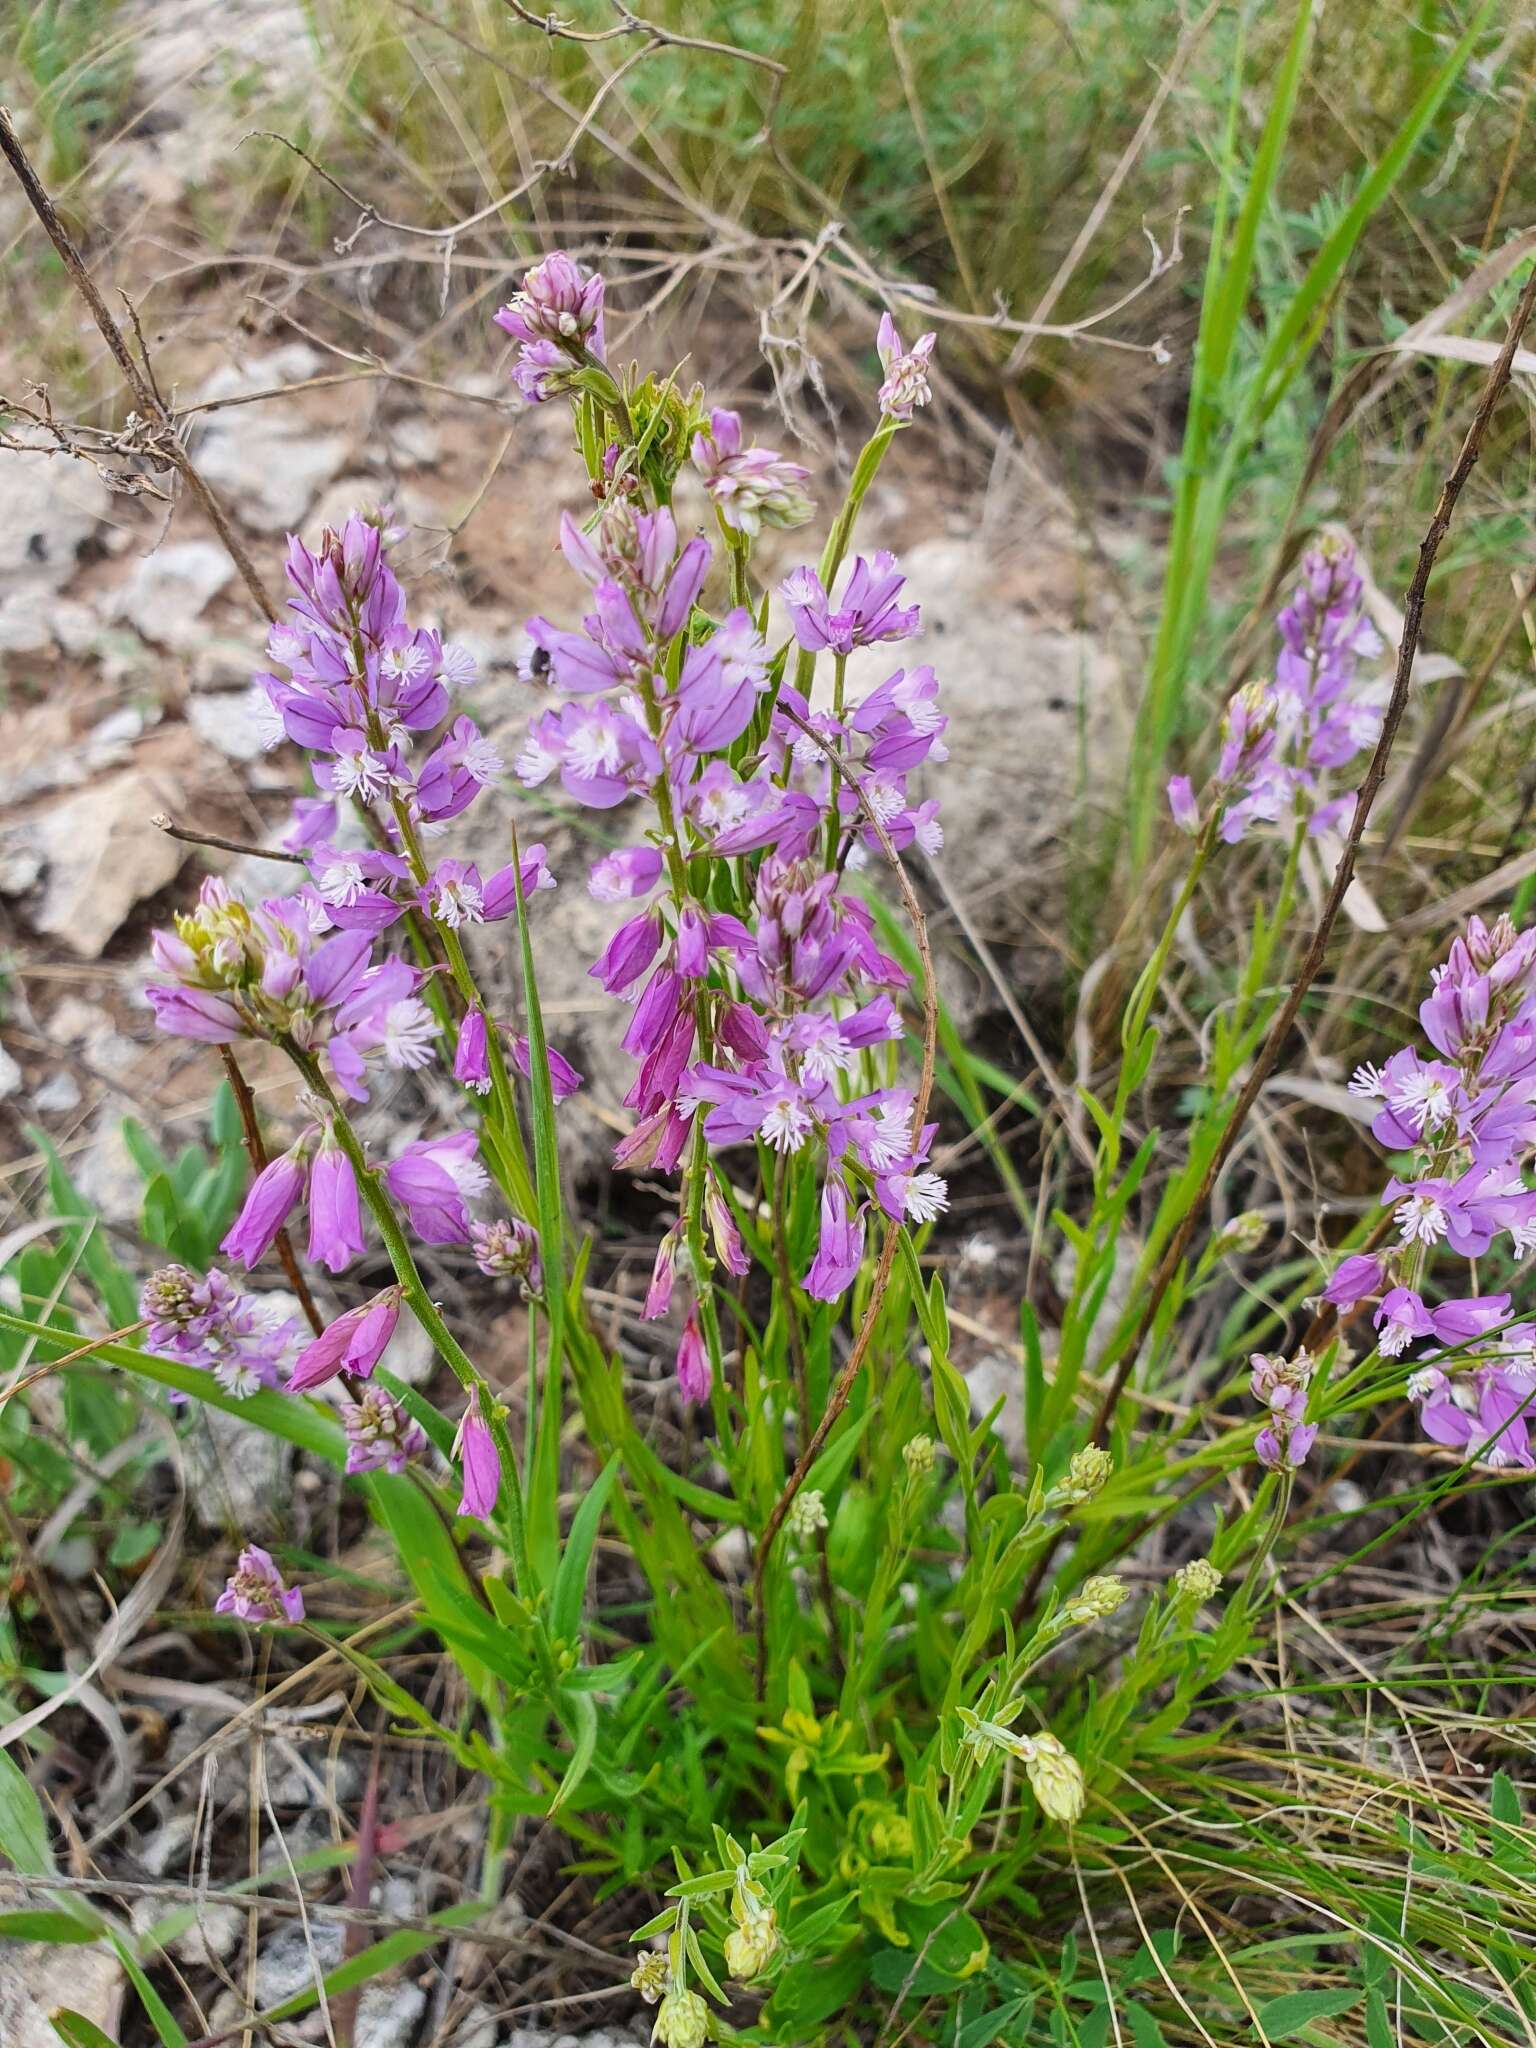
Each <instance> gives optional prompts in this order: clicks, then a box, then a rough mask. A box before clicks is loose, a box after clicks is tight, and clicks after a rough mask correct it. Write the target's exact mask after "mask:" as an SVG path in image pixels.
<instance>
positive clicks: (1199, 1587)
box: [1173, 1557, 1221, 1606]
mask: <svg viewBox="0 0 1536 2048" xmlns="http://www.w3.org/2000/svg"><path fill="white" fill-rule="evenodd" d="M1220 1591H1221V1573H1220V1572H1219V1571H1217V1569H1216V1567H1215V1565H1213V1564H1212V1563H1211V1561H1210V1559H1209V1558H1208V1557H1196V1558H1191V1560H1190V1562H1189V1563H1188V1564H1181V1565H1180V1566H1179V1568H1178V1570H1177V1571H1176V1572H1175V1573H1174V1575H1173V1592H1174V1598H1175V1599H1177V1600H1190V1601H1193V1602H1194V1604H1195V1605H1196V1606H1199V1605H1200V1604H1201V1602H1202V1601H1205V1600H1211V1599H1214V1598H1215V1596H1216V1594H1217V1593H1219V1592H1220Z"/></svg>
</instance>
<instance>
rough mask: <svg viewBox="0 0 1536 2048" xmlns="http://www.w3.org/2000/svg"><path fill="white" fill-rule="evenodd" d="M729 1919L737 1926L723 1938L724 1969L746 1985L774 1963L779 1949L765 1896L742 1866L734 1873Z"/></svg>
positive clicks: (775, 1920)
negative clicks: (734, 1881) (734, 1887)
mask: <svg viewBox="0 0 1536 2048" xmlns="http://www.w3.org/2000/svg"><path fill="white" fill-rule="evenodd" d="M731 1918H732V1919H733V1920H734V1921H735V1922H736V1925H735V1926H734V1927H733V1928H732V1930H731V1932H730V1933H729V1934H728V1935H727V1936H726V1937H725V1967H726V1968H727V1969H728V1970H729V1971H730V1973H731V1975H732V1976H733V1977H739V1978H740V1979H741V1981H742V1982H743V1983H747V1982H748V1981H750V1979H752V1978H753V1977H760V1976H761V1975H762V1973H763V1972H764V1970H766V1969H767V1967H768V1965H769V1964H770V1963H771V1962H772V1961H773V1958H774V1956H775V1954H776V1953H777V1951H778V1946H779V1923H778V1918H777V1916H776V1915H775V1913H774V1910H773V1906H772V1904H771V1902H770V1900H769V1898H768V1894H767V1893H766V1892H765V1891H764V1890H763V1888H762V1886H761V1885H760V1884H758V1883H756V1882H755V1880H754V1879H753V1878H752V1877H751V1875H750V1874H749V1873H748V1870H747V1867H746V1865H745V1864H742V1865H741V1867H740V1868H739V1869H738V1870H737V1872H736V1889H735V1890H734V1891H733V1892H732V1893H731Z"/></svg>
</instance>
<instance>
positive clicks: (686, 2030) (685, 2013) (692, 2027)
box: [651, 1991, 709, 2048]
mask: <svg viewBox="0 0 1536 2048" xmlns="http://www.w3.org/2000/svg"><path fill="white" fill-rule="evenodd" d="M651 2038H652V2039H653V2040H655V2041H660V2042H661V2044H662V2048H704V2043H705V2042H706V2041H707V2040H708V2039H709V2008H708V2007H707V2006H706V2005H705V2003H704V2001H703V1999H702V1998H700V1996H699V1994H698V1993H697V1991H669V1992H668V1993H667V1995H666V1997H665V1998H664V1999H663V2000H662V2001H661V2004H660V2005H659V2006H658V2008H657V2011H656V2024H655V2026H654V2027H653V2028H652V2029H651Z"/></svg>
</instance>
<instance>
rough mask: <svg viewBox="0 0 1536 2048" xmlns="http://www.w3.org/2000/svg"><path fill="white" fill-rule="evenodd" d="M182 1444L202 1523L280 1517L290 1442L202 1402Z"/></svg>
mask: <svg viewBox="0 0 1536 2048" xmlns="http://www.w3.org/2000/svg"><path fill="white" fill-rule="evenodd" d="M182 1444H183V1450H184V1453H185V1457H186V1466H187V1496H188V1499H189V1500H190V1501H191V1504H192V1515H193V1519H194V1520H195V1521H196V1522H197V1524H198V1526H199V1527H200V1528H203V1529H221V1530H235V1531H238V1532H239V1533H240V1534H241V1535H251V1534H253V1533H255V1532H256V1531H258V1530H261V1529H265V1528H270V1527H272V1525H273V1524H274V1523H275V1522H277V1521H278V1520H279V1519H280V1518H281V1510H282V1504H283V1500H284V1497H285V1495H286V1492H287V1478H288V1474H289V1472H290V1470H291V1469H292V1465H293V1446H292V1445H291V1444H286V1443H283V1442H282V1441H281V1440H280V1439H279V1438H277V1437H275V1436H270V1435H268V1433H267V1432H266V1431H265V1430H263V1429H258V1428H257V1427H256V1426H255V1424H254V1423H251V1422H245V1421H243V1420H242V1419H241V1418H240V1416H238V1415H231V1414H229V1413H227V1412H226V1411H225V1410H224V1409H222V1408H210V1407H206V1406H204V1405H202V1404H198V1406H197V1408H196V1412H195V1419H194V1422H193V1426H192V1428H191V1429H189V1430H188V1432H187V1434H186V1436H185V1437H184V1438H183V1439H182ZM308 1796H310V1795H309V1794H308V1793H306V1798H307V1797H308Z"/></svg>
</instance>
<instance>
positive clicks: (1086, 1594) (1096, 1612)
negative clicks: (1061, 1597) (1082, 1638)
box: [1063, 1572, 1127, 1623]
mask: <svg viewBox="0 0 1536 2048" xmlns="http://www.w3.org/2000/svg"><path fill="white" fill-rule="evenodd" d="M1126 1597H1127V1596H1126V1590H1125V1581H1124V1579H1117V1578H1115V1577H1114V1575H1113V1574H1112V1573H1107V1572H1106V1573H1104V1574H1103V1575H1102V1576H1101V1577H1099V1578H1094V1579H1087V1580H1085V1581H1084V1583H1083V1584H1082V1585H1081V1586H1080V1587H1079V1588H1078V1590H1077V1592H1076V1593H1075V1594H1074V1595H1073V1597H1072V1599H1071V1600H1070V1601H1069V1602H1068V1603H1067V1606H1066V1607H1065V1608H1064V1609H1063V1616H1064V1618H1065V1619H1066V1620H1067V1621H1069V1622H1077V1623H1081V1622H1086V1621H1102V1620H1103V1618H1104V1616H1105V1615H1106V1614H1113V1613H1114V1611H1115V1609H1116V1608H1117V1607H1123V1606H1124V1605H1125V1602H1126Z"/></svg>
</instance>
